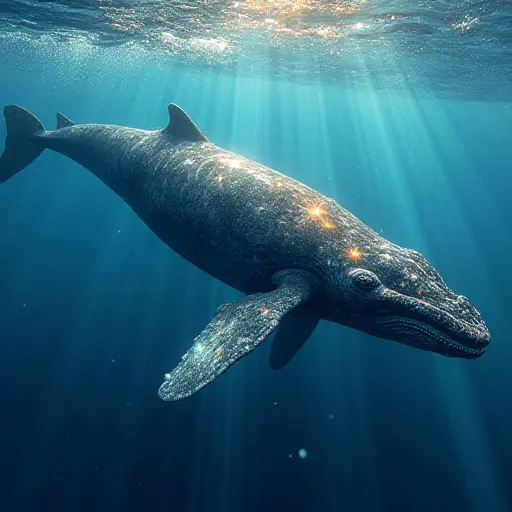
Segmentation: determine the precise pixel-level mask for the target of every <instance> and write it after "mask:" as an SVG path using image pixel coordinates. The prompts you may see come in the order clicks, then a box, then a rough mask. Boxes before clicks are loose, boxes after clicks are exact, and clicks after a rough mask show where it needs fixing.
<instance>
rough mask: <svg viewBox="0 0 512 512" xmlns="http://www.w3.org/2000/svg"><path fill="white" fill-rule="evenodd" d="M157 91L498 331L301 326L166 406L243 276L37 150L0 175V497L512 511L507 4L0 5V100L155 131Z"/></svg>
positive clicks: (94, 505)
mask: <svg viewBox="0 0 512 512" xmlns="http://www.w3.org/2000/svg"><path fill="white" fill-rule="evenodd" d="M170 102H174V103H177V104H178V105H180V106H181V107H182V108H184V109H185V110H186V111H187V112H188V113H189V114H190V116H191V117H192V119H193V120H194V121H195V122H196V124H197V125H198V126H199V127H200V128H201V129H202V130H203V131H204V132H205V134H206V135H207V137H208V138H209V139H210V140H211V141H212V142H213V143H215V144H217V145H219V146H221V147H223V148H225V149H229V150H232V151H234V152H237V153H239V154H241V155H243V156H246V157H248V158H251V159H254V160H257V161H259V162H261V163H263V164H265V165H268V166H270V167H272V168H274V169H276V170H278V171H281V172H283V173H285V174H287V175H289V176H292V177H294V178H296V179H298V180H300V181H302V182H304V183H305V184H307V185H309V186H311V187H313V188H315V189H316V190H318V191H320V192H322V193H324V194H325V195H327V196H331V197H333V198H334V199H336V200H337V201H338V202H339V203H340V204H342V205H343V206H344V207H346V208H348V209H349V210H350V211H351V212H352V213H354V214H355V215H357V216H358V217H359V218H360V219H361V220H362V221H363V222H365V223H366V224H368V225H369V226H370V227H371V228H373V229H374V230H376V231H377V232H379V233H381V234H382V235H383V236H384V237H385V238H386V239H388V240H390V241H392V242H394V243H397V244H399V245H401V246H404V247H410V248H414V249H417V250H419V251H421V252H422V253H423V254H424V255H425V256H426V257H427V259H428V260H429V261H430V262H431V263H432V264H433V265H434V266H435V267H436V268H437V270H438V271H439V272H440V274H441V276H442V277H443V279H444V280H445V281H446V282H447V284H448V285H449V286H450V287H451V288H452V289H454V290H455V291H456V292H457V293H461V294H464V295H466V296H467V297H469V299H470V300H471V301H472V302H473V303H474V304H475V305H476V307H477V308H478V309H479V310H480V311H481V313H482V316H483V317H484V319H485V320H486V323H487V325H488V326H489V328H490V330H491V333H492V341H491V344H490V346H489V348H488V350H487V352H486V354H485V355H484V356H483V357H481V358H479V359H476V360H470V361H468V360H460V359H448V358H444V357H441V356H439V355H436V354H432V353H427V352H422V351H419V350H415V349H412V348H409V347H406V346H403V345H400V344H397V343H393V342H391V341H386V340H381V339H377V338H372V337H369V336H368V335H365V334H363V333H360V332H356V331H353V330H350V329H347V328H344V327H342V326H339V325H334V324H327V323H325V322H322V323H321V324H320V326H319V327H318V328H317V330H316V331H315V333H314V334H313V336H312V338H311V339H310V340H309V341H308V343H307V344H306V345H305V346H304V347H303V348H302V350H301V351H300V352H299V353H298V355H297V356H296V357H295V359H294V360H293V361H292V362H291V363H290V364H289V365H288V366H287V367H286V368H284V369H283V370H281V371H278V372H276V371H273V370H271V369H270V367H269V364H268V354H269V346H270V344H269V342H268V341H267V342H265V343H263V344H262V346H261V347H259V348H258V349H257V350H256V351H255V352H254V353H252V354H251V355H250V356H249V357H246V358H244V359H243V360H242V361H240V362H239V363H237V364H236V365H235V366H234V367H233V368H232V369H231V370H230V371H229V372H227V373H226V374H225V375H223V376H222V377H221V378H219V379H218V380H216V381H215V382H214V383H212V384H211V385H210V386H207V387H206V388H205V389H204V390H203V391H201V392H200V393H198V394H196V395H194V396H192V397H190V398H188V399H186V400H184V401H181V402H177V403H165V402H163V401H161V400H159V399H158V396H157V390H158V387H159V385H160V383H161V381H162V377H163V375H164V373H165V372H168V371H170V370H171V369H172V368H173V367H174V366H175V365H176V364H177V363H178V362H179V360H180V357H181V356H182V354H184V353H185V351H186V350H187V349H188V348H189V346H190V345H191V343H192V340H193V338H194V337H195V336H197V335H198V334H199V333H200V332H201V330H202V329H203V328H204V327H205V326H206V325H207V324H208V322H209V321H210V319H211V318H212V317H213V315H214V313H215V310H216V307H217V306H218V305H220V304H222V303H224V302H227V301H232V300H236V299H237V298H238V297H239V296H240V294H239V293H238V292H235V291H234V290H232V289H230V288H228V287H227V286H225V285H223V284H222V283H219V282H217V281H216V280H214V279H213V278H211V277H210V276H208V275H207V274H205V273H203V272H201V271H199V270H197V269H196V268H195V267H194V266H192V265H191V264H190V263H188V262H187V261H185V260H183V259H181V258H180V257H179V256H177V255H176V254H174V253H173V252H172V251H171V250H170V249H169V248H167V247H166V246H165V245H164V244H163V243H162V242H161V241H159V240H158V239H157V237H156V236H155V235H153V234H152V233H151V232H150V231H149V230H148V228H147V227H146V226H145V225H144V224H143V223H142V221H141V220H139V219H138V217H137V216H136V215H135V214H134V213H133V212H132V211H131V210H130V208H129V207H128V206H127V205H126V204H124V203H123V201H122V200H121V199H120V198H119V197H118V196H116V195H115V194H114V193H113V192H112V191H111V190H109V189H108V188H107V187H105V186H104V185H103V184H102V183H101V182H100V181H99V180H97V179H96V178H95V177H94V176H93V175H92V174H91V173H89V172H88V171H86V170H85V169H83V168H81V167H79V166H78V165H77V164H75V163H73V162H72V161H70V160H69V159H66V158H65V157H63V156H61V155H58V154H56V153H52V152H51V151H45V152H44V153H43V154H42V155H41V156H40V157H39V158H38V159H37V160H36V161H35V162H34V163H33V164H31V165H30V166H29V167H28V168H27V169H25V170H24V171H23V172H21V173H20V174H19V175H17V176H16V177H14V178H12V179H11V180H9V182H8V183H5V184H3V185H1V186H0V319H1V320H0V511H1V512H18V511H19V512H25V511H27V512H28V511H54V512H60V511H76V512H82V511H91V510H95V511H103V510H105V511H110V512H114V511H131V510H137V511H139V510H144V511H153V510H155V511H156V510H158V511H167V510H169V511H171V510H181V511H183V512H185V511H194V512H195V511H212V512H213V511H215V512H216V511H244V512H252V511H263V510H265V511H286V510H296V511H328V512H330V511H342V510H343V511H344V510H347V511H349V510H350V511H372V512H373V511H382V512H384V511H397V510H404V511H416V512H423V511H425V512H426V511H429V512H430V511H433V510H436V511H445V510H446V511H486V512H498V511H500V512H501V511H512V435H511V433H512V409H511V404H512V370H511V365H512V345H511V339H510V338H511V336H510V331H511V328H510V324H509V323H508V322H509V321H510V319H511V307H512V272H511V271H510V265H511V263H510V261H511V251H512V229H511V225H512V200H511V192H512V172H511V171H512V4H511V3H510V2H509V1H501V2H480V1H470V0H466V1H457V2H447V1H439V0H432V1H430V2H414V3H413V2H406V1H402V0H397V1H393V2H383V1H372V0H369V1H355V2H339V1H338V2H333V1H325V2H320V1H312V0H297V1H289V0H283V1H281V2H277V1H263V0H260V1H254V0H252V1H249V0H248V1H245V2H244V1H239V2H233V1H203V2H200V1H197V2H188V3H187V2H163V1H160V2H158V1H152V2H149V1H141V2H130V1H117V0H116V1H99V0H97V1H91V2H75V1H66V2H39V1H19V2H15V1H0V105H5V104H19V105H22V106H23V107H25V108H27V109H29V110H31V111H32V112H33V113H34V114H35V115H37V116H38V117H39V118H40V119H41V121H42V122H43V124H44V125H45V127H46V128H47V129H53V128H54V127H55V126H56V121H55V112H57V111H59V112H62V113H63V114H64V115H66V116H68V117H69V118H70V119H72V120H73V121H74V122H76V123H104V124H108V123H110V124H119V125H125V126H132V127H137V128H146V129H156V128H160V127H163V126H165V125H166V124H167V122H168V113H167V104H168V103H170ZM4 138H5V126H4V123H3V121H2V122H1V123H0V140H2V141H3V140H4ZM299 452H300V453H299Z"/></svg>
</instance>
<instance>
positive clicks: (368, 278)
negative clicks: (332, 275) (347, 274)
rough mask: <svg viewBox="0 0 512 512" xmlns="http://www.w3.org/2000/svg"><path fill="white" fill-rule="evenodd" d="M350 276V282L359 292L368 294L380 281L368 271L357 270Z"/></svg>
mask: <svg viewBox="0 0 512 512" xmlns="http://www.w3.org/2000/svg"><path fill="white" fill-rule="evenodd" d="M351 274H352V282H353V284H354V286H355V287H357V288H358V289H359V290H363V291H365V292H369V291H371V290H374V289H375V288H377V287H379V286H380V279H379V278H378V277H377V276H376V275H375V274H374V273H373V272H370V271H369V270H364V269H362V268H357V269H355V270H353V271H352V272H351Z"/></svg>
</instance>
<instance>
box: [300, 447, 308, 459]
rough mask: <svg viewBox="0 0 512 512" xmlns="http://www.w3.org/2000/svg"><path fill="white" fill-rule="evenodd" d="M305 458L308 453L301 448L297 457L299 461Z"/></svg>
mask: <svg viewBox="0 0 512 512" xmlns="http://www.w3.org/2000/svg"><path fill="white" fill-rule="evenodd" d="M307 456H308V452H307V451H306V450H304V448H301V449H300V450H299V457H300V458H301V459H305V458H306V457H307Z"/></svg>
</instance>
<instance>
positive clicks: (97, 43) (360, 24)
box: [0, 0, 512, 99]
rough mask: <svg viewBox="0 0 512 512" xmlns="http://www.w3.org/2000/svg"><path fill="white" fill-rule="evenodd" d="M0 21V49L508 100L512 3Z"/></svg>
mask: <svg viewBox="0 0 512 512" xmlns="http://www.w3.org/2000/svg"><path fill="white" fill-rule="evenodd" d="M0 25H1V31H0V34H1V36H0V50H1V51H2V52H6V51H9V50H12V49H13V47H15V48H16V49H18V50H19V48H20V47H21V46H23V45H24V47H25V48H26V49H28V51H45V52H52V51H53V52H56V53H59V52H62V51H63V49H65V48H66V47H65V46H63V45H65V44H69V42H72V44H73V45H74V47H76V46H80V47H86V48H89V47H91V48H93V49H94V48H98V47H101V46H104V45H109V46H119V47H120V48H123V50H124V51H129V52H130V55H131V58H132V60H137V59H138V60H147V59H151V61H152V62H153V63H155V62H156V63H157V64H158V65H162V66H163V65H167V64H169V59H172V63H173V64H177V63H179V64H182V65H187V66H189V67H190V66H197V67H201V68H203V67H205V66H209V67H212V68H214V69H216V70H217V71H220V72H226V73H231V72H236V73H237V74H242V75H256V76H261V75H263V76H268V77H271V78H285V79H287V80H297V81H301V82H305V81H320V82H331V83H332V82H334V83H340V84H343V85H349V86H353V87H363V86H366V85H371V86H372V87H378V88H382V87H385V88H389V89H392V88H396V87H399V88H403V87H404V86H405V87H407V88H410V89H415V90H417V91H418V92H419V93H421V92H434V93H436V94H438V95H442V96H446V95H455V96H458V97H464V98H479V99H509V98H511V97H512V2H511V1H510V0H501V1H486V2H482V1H478V0H465V1H460V0H459V1H447V0H428V1H419V2H410V1H409V2H407V1H404V0H397V1H382V0H366V1H365V0H359V1H353V2H346V1H329V0H323V1H322V0H266V1H265V0H245V1H244V0H239V1H232V0H229V1H228V0H202V1H188V2H178V1H174V0H172V1H169V0H168V1H156V0H152V1H149V0H142V1H140V0H139V1H119V0H115V1H114V0H94V1H89V2H82V1H71V0H70V1H61V2H53V1H52V2H50V1H12V0H11V1H0ZM120 55H121V54H120ZM123 55H124V56H126V53H123Z"/></svg>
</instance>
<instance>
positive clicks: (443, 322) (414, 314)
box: [363, 294, 491, 359]
mask: <svg viewBox="0 0 512 512" xmlns="http://www.w3.org/2000/svg"><path fill="white" fill-rule="evenodd" d="M379 309H380V308H378V309H377V311H375V314H374V315H371V316H370V317H369V318H368V317H367V318H366V326H365V327H366V329H363V330H367V332H369V333H370V334H374V335H376V336H379V337H381V338H387V339H391V340H394V341H398V342H400V343H404V344H406V345H410V346H413V347H416V348H419V349H422V350H428V351H432V352H437V353H439V354H442V355H444V356H447V357H461V358H464V359H473V358H476V357H480V356H481V355H482V354H484V352H485V348H486V347H487V345H488V344H489V342H490V340H491V335H490V333H489V330H488V329H487V326H486V325H485V323H484V322H483V320H481V318H480V316H479V315H478V313H476V310H474V316H473V317H472V318H471V322H470V321H468V320H467V319H464V318H460V317H458V316H455V314H451V313H449V312H448V311H446V310H444V309H441V308H439V307H437V306H435V305H433V304H430V303H427V302H426V301H420V300H418V299H415V298H412V297H408V296H405V295H400V294H396V295H395V296H394V297H393V299H392V301H391V304H390V303H388V304H387V307H386V306H385V307H384V308H382V309H380V310H379ZM454 313H455V312H454Z"/></svg>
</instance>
